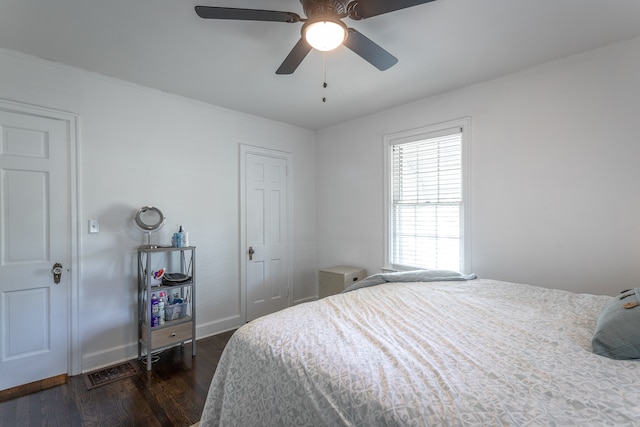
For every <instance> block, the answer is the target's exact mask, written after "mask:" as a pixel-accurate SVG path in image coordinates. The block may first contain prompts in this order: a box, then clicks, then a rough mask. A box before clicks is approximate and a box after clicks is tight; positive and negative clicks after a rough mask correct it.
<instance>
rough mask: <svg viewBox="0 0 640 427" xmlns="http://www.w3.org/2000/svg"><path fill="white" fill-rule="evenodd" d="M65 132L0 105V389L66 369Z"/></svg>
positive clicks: (62, 125) (59, 123)
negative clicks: (58, 272) (58, 270)
mask: <svg viewBox="0 0 640 427" xmlns="http://www.w3.org/2000/svg"><path fill="white" fill-rule="evenodd" d="M68 135H69V132H68V128H67V122H66V121H64V120H56V119H51V118H44V117H37V116H31V115H28V114H20V113H17V112H7V111H1V110H0V390H5V389H7V388H11V387H15V386H18V385H22V384H26V383H30V382H33V381H37V380H41V379H45V378H50V377H54V376H56V375H61V374H67V373H68V372H69V362H68V351H69V349H68V347H69V344H68V343H69V338H68V337H69V323H68V313H69V309H68V300H69V298H68V295H69V283H70V281H69V274H68V273H67V271H68V270H67V269H68V268H69V258H70V256H69V253H70V250H69V247H70V246H69V245H70V237H69V236H70V224H69V222H70V220H69V213H68V212H69V209H70V195H69V190H68V188H69V184H68V182H69V181H68V180H69V176H68V162H69V151H68V150H69V148H68V144H67V142H68ZM54 263H60V264H61V265H62V273H61V275H60V281H59V283H57V284H56V283H54V275H53V273H52V269H53V266H54Z"/></svg>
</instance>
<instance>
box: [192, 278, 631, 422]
mask: <svg viewBox="0 0 640 427" xmlns="http://www.w3.org/2000/svg"><path fill="white" fill-rule="evenodd" d="M610 298H611V297H607V296H596V295H587V294H576V293H571V292H566V291H561V290H553V289H546V288H540V287H535V286H530V285H524V284H516V283H508V282H500V281H493V280H485V279H476V280H469V281H460V282H429V283H418V282H409V283H383V284H380V285H377V286H372V287H367V288H362V289H358V290H356V291H353V292H348V293H343V294H338V295H334V296H330V297H327V298H324V299H322V300H318V301H314V302H310V303H305V304H300V305H298V306H294V307H291V308H288V309H285V310H282V311H280V312H277V313H274V314H271V315H268V316H265V317H262V318H259V319H257V320H255V321H252V322H250V323H248V324H246V325H244V326H243V327H241V328H240V329H238V330H237V331H236V332H235V334H234V335H233V336H232V337H231V339H230V341H229V343H228V344H227V347H226V348H225V350H224V353H223V355H222V358H221V360H220V363H219V365H218V367H217V369H216V373H215V375H214V377H213V380H212V383H211V387H210V390H209V394H208V396H207V400H206V403H205V407H204V410H203V414H202V419H201V424H200V425H201V426H203V427H204V426H214V425H223V426H245V427H246V426H276V425H278V426H279V425H285V426H319V425H326V426H340V425H344V426H356V425H357V426H475V425H482V426H524V425H527V426H537V425H540V426H549V425H558V426H568V425H581V426H583V425H589V426H598V425H613V426H622V425H640V361H637V360H636V361H619V360H612V359H608V358H605V357H602V356H598V355H595V354H593V353H592V351H591V338H592V335H593V330H594V327H595V324H596V321H597V318H598V315H599V313H600V311H601V309H602V307H603V306H604V304H605V303H606V302H607V301H609V300H610Z"/></svg>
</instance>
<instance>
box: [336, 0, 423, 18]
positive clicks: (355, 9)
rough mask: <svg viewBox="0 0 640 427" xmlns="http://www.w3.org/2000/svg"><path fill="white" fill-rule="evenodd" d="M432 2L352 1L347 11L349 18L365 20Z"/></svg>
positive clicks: (402, 0)
mask: <svg viewBox="0 0 640 427" xmlns="http://www.w3.org/2000/svg"><path fill="white" fill-rule="evenodd" d="M432 1H434V0H353V1H352V2H351V3H349V5H348V6H347V9H348V10H349V17H351V18H353V19H365V18H371V17H372V16H377V15H382V14H383V13H389V12H393V11H395V10H400V9H406V8H407V7H412V6H417V5H419V4H424V3H429V2H432Z"/></svg>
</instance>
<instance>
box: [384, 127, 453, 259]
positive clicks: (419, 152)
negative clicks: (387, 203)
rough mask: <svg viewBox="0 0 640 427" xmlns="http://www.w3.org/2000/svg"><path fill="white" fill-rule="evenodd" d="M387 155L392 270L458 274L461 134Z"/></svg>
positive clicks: (395, 149)
mask: <svg viewBox="0 0 640 427" xmlns="http://www.w3.org/2000/svg"><path fill="white" fill-rule="evenodd" d="M391 151H392V153H391V162H392V165H391V166H392V183H391V192H392V194H391V203H392V207H391V217H392V218H391V221H390V226H391V230H390V232H391V233H390V234H391V248H390V249H391V253H390V258H391V259H390V261H391V264H392V265H394V266H405V267H420V268H434V269H447V270H456V271H460V270H462V266H461V243H462V242H461V226H462V217H461V214H462V131H461V129H460V128H456V129H450V130H447V131H445V132H438V135H437V136H430V135H427V136H426V138H425V139H420V140H418V141H411V142H405V143H399V144H395V145H392V146H391Z"/></svg>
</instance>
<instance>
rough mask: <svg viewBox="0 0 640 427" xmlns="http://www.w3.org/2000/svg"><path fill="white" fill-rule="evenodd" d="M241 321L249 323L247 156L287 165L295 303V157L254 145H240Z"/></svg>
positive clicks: (289, 276)
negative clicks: (284, 162)
mask: <svg viewBox="0 0 640 427" xmlns="http://www.w3.org/2000/svg"><path fill="white" fill-rule="evenodd" d="M239 148H240V180H239V181H240V200H239V209H240V233H239V234H240V242H239V245H238V246H239V248H240V253H239V256H240V263H239V264H240V293H239V298H240V307H239V308H240V321H241V322H242V323H247V252H248V250H249V248H248V247H247V195H246V185H247V182H246V178H245V176H246V171H247V157H246V156H247V154H257V155H260V156H266V157H275V158H277V159H284V160H285V161H286V163H287V185H286V191H287V208H286V209H287V242H286V244H287V249H286V251H287V266H286V268H287V280H288V281H289V290H288V301H289V302H288V306H289V307H290V306H291V302H292V301H293V271H292V267H291V266H292V253H293V251H292V248H291V241H292V231H293V227H292V224H293V202H292V194H293V192H292V191H291V190H292V188H293V184H292V183H293V174H292V169H293V168H292V167H291V165H292V161H293V156H292V155H291V153H288V152H286V151H280V150H274V149H271V148H266V147H257V146H253V145H247V144H240V145H239Z"/></svg>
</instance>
